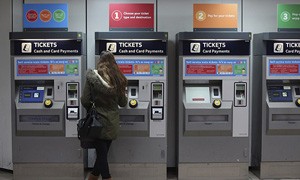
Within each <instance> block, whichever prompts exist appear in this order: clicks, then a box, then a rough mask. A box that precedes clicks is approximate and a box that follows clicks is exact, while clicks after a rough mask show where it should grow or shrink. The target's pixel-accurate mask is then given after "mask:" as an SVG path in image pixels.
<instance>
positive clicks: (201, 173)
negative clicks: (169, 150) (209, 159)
mask: <svg viewBox="0 0 300 180" xmlns="http://www.w3.org/2000/svg"><path fill="white" fill-rule="evenodd" d="M178 179H179V180H199V179H206V180H217V179H220V180H246V179H247V180H248V179H249V178H248V163H179V166H178Z"/></svg>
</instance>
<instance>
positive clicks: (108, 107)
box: [81, 69, 128, 140]
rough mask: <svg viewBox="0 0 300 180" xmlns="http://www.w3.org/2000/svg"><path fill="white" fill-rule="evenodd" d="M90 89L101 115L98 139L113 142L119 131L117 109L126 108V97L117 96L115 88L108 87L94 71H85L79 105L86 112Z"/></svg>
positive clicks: (89, 104)
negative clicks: (101, 123) (101, 127)
mask: <svg viewBox="0 0 300 180" xmlns="http://www.w3.org/2000/svg"><path fill="white" fill-rule="evenodd" d="M91 89H92V90H93V92H94V96H95V98H94V99H95V105H96V109H97V111H98V113H99V114H100V115H101V118H102V122H103V125H104V127H103V129H102V131H101V135H100V139H105V140H114V139H116V138H117V135H118V131H119V126H120V125H119V121H120V118H119V108H118V105H119V106H121V107H124V106H126V104H127V101H128V100H127V97H126V96H125V94H124V95H119V93H118V92H117V90H116V88H113V87H110V86H109V85H108V84H107V82H105V81H104V80H103V78H102V77H101V76H100V75H99V74H98V72H97V71H96V70H91V69H88V70H87V74H86V83H85V87H84V90H83V94H82V96H81V104H82V105H83V106H84V107H85V109H86V110H87V111H88V110H89V109H90V108H91V107H92V104H91Z"/></svg>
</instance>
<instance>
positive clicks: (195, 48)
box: [190, 43, 201, 53]
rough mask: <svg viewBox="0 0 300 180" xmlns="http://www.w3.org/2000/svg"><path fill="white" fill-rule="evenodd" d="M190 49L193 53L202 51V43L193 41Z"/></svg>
mask: <svg viewBox="0 0 300 180" xmlns="http://www.w3.org/2000/svg"><path fill="white" fill-rule="evenodd" d="M190 51H191V53H200V51H201V47H200V43H191V45H190Z"/></svg>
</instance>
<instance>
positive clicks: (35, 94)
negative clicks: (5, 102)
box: [19, 86, 45, 103]
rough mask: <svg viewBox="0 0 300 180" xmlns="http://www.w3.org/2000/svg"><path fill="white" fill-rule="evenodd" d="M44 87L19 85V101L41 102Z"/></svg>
mask: <svg viewBox="0 0 300 180" xmlns="http://www.w3.org/2000/svg"><path fill="white" fill-rule="evenodd" d="M44 90H45V88H44V87H23V86H21V87H20V90H19V92H20V94H19V102H20V103H41V102H43V100H44Z"/></svg>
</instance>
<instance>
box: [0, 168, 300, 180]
mask: <svg viewBox="0 0 300 180" xmlns="http://www.w3.org/2000/svg"><path fill="white" fill-rule="evenodd" d="M87 173H88V172H87ZM0 180H13V175H12V172H11V171H7V170H3V169H0ZM168 180H177V174H176V172H175V171H173V170H169V171H168ZM249 180H259V178H257V177H256V176H255V175H254V173H253V172H251V171H249ZM270 180H271V179H270ZM281 180H286V179H281ZM289 180H300V179H289Z"/></svg>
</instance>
